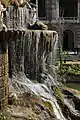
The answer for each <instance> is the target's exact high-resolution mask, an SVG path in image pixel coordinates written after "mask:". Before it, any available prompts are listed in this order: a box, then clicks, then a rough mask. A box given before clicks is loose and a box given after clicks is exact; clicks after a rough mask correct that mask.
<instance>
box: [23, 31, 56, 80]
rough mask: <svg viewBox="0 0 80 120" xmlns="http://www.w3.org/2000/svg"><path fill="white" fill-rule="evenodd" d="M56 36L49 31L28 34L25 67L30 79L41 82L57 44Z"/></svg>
mask: <svg viewBox="0 0 80 120" xmlns="http://www.w3.org/2000/svg"><path fill="white" fill-rule="evenodd" d="M55 34H56V33H55ZM54 36H55V35H54V32H52V31H47V30H46V31H41V30H40V31H38V30H37V31H33V30H32V31H27V32H26V36H25V38H26V39H25V52H24V67H25V74H26V75H27V77H29V78H30V79H33V80H37V79H38V80H39V79H40V78H39V77H40V73H43V72H44V71H45V70H46V62H47V60H48V59H47V58H48V55H49V53H51V52H52V49H53V46H54V42H55V37H54Z"/></svg>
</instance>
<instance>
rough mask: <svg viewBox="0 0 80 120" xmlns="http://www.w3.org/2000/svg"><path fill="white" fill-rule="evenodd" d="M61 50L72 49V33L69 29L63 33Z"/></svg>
mask: <svg viewBox="0 0 80 120" xmlns="http://www.w3.org/2000/svg"><path fill="white" fill-rule="evenodd" d="M63 51H74V34H73V32H72V31H71V30H65V31H64V33H63Z"/></svg>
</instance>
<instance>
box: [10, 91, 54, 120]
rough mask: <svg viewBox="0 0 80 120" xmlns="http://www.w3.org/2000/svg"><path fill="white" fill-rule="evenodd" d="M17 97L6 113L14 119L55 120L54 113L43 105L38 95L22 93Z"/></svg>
mask: <svg viewBox="0 0 80 120" xmlns="http://www.w3.org/2000/svg"><path fill="white" fill-rule="evenodd" d="M18 99H19V100H18V101H17V102H15V103H14V105H10V107H9V108H8V114H9V115H10V116H12V117H11V118H14V120H16V119H19V120H24V119H26V120H56V119H55V115H54V113H53V112H51V111H50V109H49V108H48V107H46V106H45V104H44V102H43V100H41V99H40V98H39V97H37V96H35V95H32V96H28V94H26V93H23V95H21V96H19V98H18ZM15 108H16V109H15Z"/></svg>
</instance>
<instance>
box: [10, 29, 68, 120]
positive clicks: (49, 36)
mask: <svg viewBox="0 0 80 120" xmlns="http://www.w3.org/2000/svg"><path fill="white" fill-rule="evenodd" d="M55 36H56V38H55ZM12 38H13V39H12ZM9 39H10V40H9V56H10V57H9V63H10V66H9V73H10V80H9V84H10V85H9V86H10V88H9V89H10V91H12V92H13V91H14V92H18V93H23V92H32V93H34V94H36V95H38V96H41V98H42V99H43V100H44V101H48V102H50V103H51V104H52V106H53V108H54V113H55V115H56V118H57V120H66V119H65V118H64V116H63V114H62V112H61V109H60V107H59V105H58V103H57V101H56V98H55V96H54V95H53V92H52V90H51V85H53V86H57V83H56V82H55V79H54V78H53V77H52V76H51V75H50V73H48V71H49V70H48V66H50V65H52V64H53V65H54V60H53V58H54V48H53V47H54V46H56V44H57V33H56V32H53V31H46V30H45V31H41V30H36V31H34V30H27V31H26V33H25V35H24V34H22V33H21V32H20V33H17V32H13V33H12V34H11V36H10V38H9ZM33 80H37V81H39V82H41V83H34V82H32V81H33Z"/></svg>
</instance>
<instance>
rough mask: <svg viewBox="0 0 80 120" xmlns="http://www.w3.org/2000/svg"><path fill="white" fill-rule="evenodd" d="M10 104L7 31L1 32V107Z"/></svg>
mask: <svg viewBox="0 0 80 120" xmlns="http://www.w3.org/2000/svg"><path fill="white" fill-rule="evenodd" d="M7 104H8V45H7V41H6V32H4V31H1V32H0V109H1V110H2V109H3V108H4V107H6V106H7Z"/></svg>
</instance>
